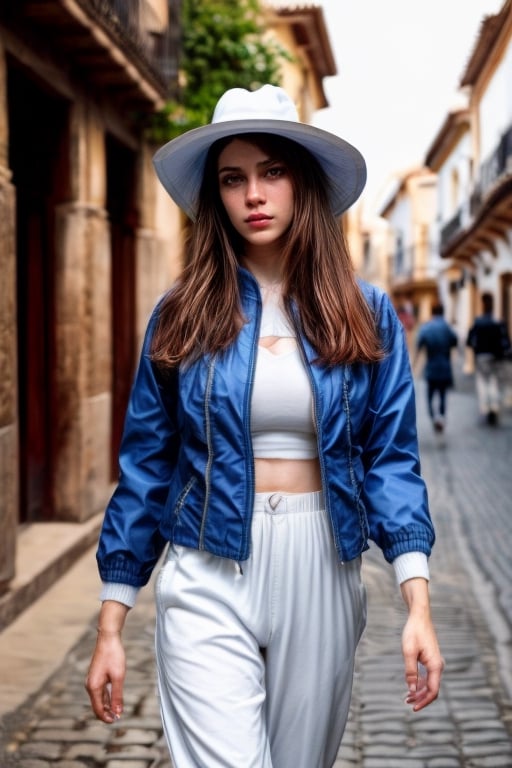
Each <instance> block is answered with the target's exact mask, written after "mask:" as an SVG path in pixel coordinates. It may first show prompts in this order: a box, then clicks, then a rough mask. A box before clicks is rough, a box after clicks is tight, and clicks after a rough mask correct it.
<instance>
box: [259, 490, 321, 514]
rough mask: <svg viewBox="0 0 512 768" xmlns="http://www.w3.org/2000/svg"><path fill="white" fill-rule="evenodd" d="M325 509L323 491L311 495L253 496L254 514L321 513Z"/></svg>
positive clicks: (271, 494) (263, 494)
mask: <svg viewBox="0 0 512 768" xmlns="http://www.w3.org/2000/svg"><path fill="white" fill-rule="evenodd" d="M324 509H325V498H324V492H323V491H312V492H311V493H281V491H273V492H272V493H256V494H255V495H254V512H255V513H256V512H267V513H270V514H276V515H277V514H284V513H286V514H293V513H297V512H321V511H322V510H324Z"/></svg>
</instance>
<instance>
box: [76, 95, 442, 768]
mask: <svg viewBox="0 0 512 768" xmlns="http://www.w3.org/2000/svg"><path fill="white" fill-rule="evenodd" d="M154 163H155V168H156V172H157V174H158V176H159V178H160V180H161V182H162V183H163V185H164V187H165V188H166V190H167V191H168V192H169V194H170V195H171V197H172V198H173V199H174V200H175V201H176V203H177V204H178V205H179V206H180V207H181V208H182V209H183V211H184V212H185V213H186V214H187V215H188V216H189V217H190V219H191V220H192V225H191V229H190V237H189V240H188V243H187V252H186V260H185V264H186V266H185V267H184V269H183V272H182V275H181V276H180V278H179V280H178V281H177V283H176V284H175V285H174V286H173V287H172V288H171V289H170V291H169V292H168V293H166V294H165V295H164V296H163V297H162V299H161V300H160V301H159V302H158V304H157V306H156V308H155V310H154V312H153V315H152V317H151V319H150V321H149V325H148V329H147V334H146V338H145V341H144V346H143V350H142V354H141V357H140V363H139V366H138V371H137V374H136V377H135V382H134V385H133V390H132V394H131V398H130V402H129V407H128V411H127V415H126V424H125V430H124V436H123V440H122V446H121V451H120V477H119V483H118V485H117V488H116V490H115V492H114V494H113V497H112V499H111V501H110V503H109V505H108V508H107V510H106V514H105V518H104V523H103V527H102V531H101V535H100V541H99V547H98V552H97V559H98V565H99V572H100V575H101V579H102V581H103V590H102V594H101V599H102V607H101V610H100V613H99V623H98V638H97V644H96V648H95V650H94V654H93V658H92V661H91V665H90V669H89V673H88V677H87V682H86V687H87V690H88V692H89V696H90V698H91V702H92V707H93V710H94V712H95V713H96V715H97V717H98V718H100V719H101V720H103V721H104V722H107V723H111V722H114V721H115V720H116V719H117V718H118V717H120V715H121V713H122V711H123V684H124V676H125V655H124V649H123V645H122V636H121V633H122V629H123V625H124V621H125V618H126V614H127V613H128V611H129V610H130V608H131V607H132V606H133V605H134V603H135V598H136V594H137V591H138V590H139V589H140V588H141V587H142V586H144V585H145V584H146V583H147V581H148V580H149V578H150V576H151V573H152V571H153V569H154V568H155V566H156V564H157V563H159V569H158V575H157V577H156V583H155V592H156V640H155V642H156V661H157V672H158V681H159V693H160V702H161V713H162V720H163V724H164V730H165V734H166V738H167V742H168V745H169V750H170V754H171V757H172V761H173V765H174V766H175V768H198V766H201V768H215V767H216V766H218V767H219V768H220V766H223V768H243V767H245V766H247V768H248V767H249V766H253V767H254V768H271V766H272V767H273V768H292V767H293V768H313V766H314V768H323V767H326V766H332V765H333V763H334V762H335V760H336V755H337V752H338V749H339V745H340V742H341V738H342V735H343V731H344V728H345V724H346V721H347V717H348V711H349V704H350V697H351V688H352V677H353V670H354V657H355V652H356V648H357V644H358V641H359V639H360V637H361V634H362V632H363V629H364V626H365V621H366V596H365V588H364V585H363V583H362V580H361V555H362V553H363V552H364V551H365V550H366V549H367V548H368V546H369V544H368V542H369V540H370V539H371V540H373V541H374V542H376V544H377V545H378V546H379V547H380V548H381V549H382V552H383V555H384V557H385V559H386V560H387V561H389V562H390V563H392V564H393V566H394V569H395V572H396V576H397V580H398V582H399V583H400V586H401V591H402V595H403V598H404V601H405V603H406V605H407V608H408V618H407V619H406V622H405V626H404V630H403V636H402V650H403V656H404V663H405V680H406V684H407V687H408V697H407V701H408V703H410V704H411V706H412V708H413V709H414V710H416V711H417V710H420V709H422V708H423V707H425V706H426V705H428V704H430V703H431V702H432V701H434V699H435V698H436V697H437V696H438V692H439V687H440V678H441V673H442V668H443V660H442V657H441V654H440V650H439V646H438V642H437V638H436V633H435V629H434V626H433V622H432V618H431V611H430V603H429V591H428V580H429V569H428V556H429V555H430V552H431V548H432V545H433V542H434V530H433V526H432V521H431V518H430V514H429V509H428V500H427V491H426V488H425V483H424V481H423V479H422V477H421V475H420V464H419V458H418V445H417V434H416V421H415V401H414V386H413V380H412V374H411V369H410V365H409V358H408V353H407V348H406V345H405V342H404V333H403V329H402V327H401V324H400V322H399V320H398V318H397V315H396V313H395V311H394V309H393V307H392V305H391V303H390V301H389V299H388V297H387V296H386V294H385V293H383V292H382V291H380V290H378V289H377V288H374V287H372V286H370V285H368V284H366V283H364V282H361V281H359V280H358V279H357V278H356V276H355V273H354V269H353V266H352V264H351V260H350V256H349V253H348V250H347V247H346V244H345V241H344V237H343V233H342V229H341V226H340V221H339V218H338V217H339V216H340V214H341V213H342V212H343V211H345V210H346V209H347V208H348V207H349V206H350V205H352V203H354V201H355V200H356V199H357V198H358V197H359V195H360V193H361V191H362V189H363V186H364V184H365V179H366V168H365V163H364V159H363V158H362V156H361V154H360V153H359V152H358V150H357V149H355V148H354V147H353V146H351V145H350V144H348V143H347V142H345V141H344V140H343V139H341V138H339V137H337V136H335V135H333V134H331V133H329V132H327V131H323V130H320V129H318V128H315V127H312V126H309V125H306V124H303V123H300V122H299V121H298V116H297V111H296V109H295V106H294V104H293V102H292V101H291V99H290V98H289V96H288V95H287V94H286V93H285V91H284V90H282V89H281V88H278V87H275V86H271V85H265V86H263V87H262V88H260V89H258V90H255V91H253V92H250V91H246V90H244V89H239V88H235V89H230V90H229V91H227V92H226V93H225V94H224V95H223V96H222V97H221V99H220V100H219V102H218V104H217V107H216V109H215V112H214V115H213V119H212V122H211V123H210V124H209V125H206V126H203V127H200V128H197V129H194V130H191V131H189V132H187V133H185V134H183V135H182V136H180V137H178V138H176V139H174V140H173V141H171V142H169V143H168V144H166V145H165V146H164V147H162V148H161V149H160V150H159V151H158V152H157V153H156V155H155V158H154ZM422 667H425V670H426V672H425V674H420V672H419V670H420V671H421V670H422Z"/></svg>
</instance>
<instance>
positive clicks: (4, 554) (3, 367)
mask: <svg viewBox="0 0 512 768" xmlns="http://www.w3.org/2000/svg"><path fill="white" fill-rule="evenodd" d="M8 138H9V137H8V126H7V88H6V66H5V54H4V50H3V48H2V46H1V43H0V531H1V536H0V592H2V591H3V588H4V586H5V585H6V583H7V582H8V581H9V580H10V579H11V578H12V577H13V575H14V562H15V555H16V528H17V522H18V422H17V366H16V253H15V240H14V235H15V193H14V188H13V186H12V184H11V181H10V176H11V175H10V172H9V169H8V158H7V147H8Z"/></svg>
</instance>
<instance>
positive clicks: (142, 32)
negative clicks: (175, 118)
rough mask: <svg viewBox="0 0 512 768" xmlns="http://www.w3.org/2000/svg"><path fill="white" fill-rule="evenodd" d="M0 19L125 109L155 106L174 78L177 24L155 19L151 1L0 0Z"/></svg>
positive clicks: (156, 106) (165, 93)
mask: <svg viewBox="0 0 512 768" xmlns="http://www.w3.org/2000/svg"><path fill="white" fill-rule="evenodd" d="M176 4H177V3H176V0H169V2H168V6H172V5H176ZM172 16H173V19H176V18H179V16H178V14H177V13H175V14H174V13H173V14H172ZM2 22H3V23H6V25H7V26H8V27H9V28H10V29H12V30H13V31H15V32H17V33H18V34H19V36H20V38H21V39H22V40H23V41H24V42H25V43H26V44H27V46H28V47H30V48H32V49H33V50H40V48H41V44H42V42H43V43H44V44H45V45H46V46H47V47H48V48H49V49H50V50H51V52H52V54H55V55H58V56H59V57H60V58H61V59H62V62H63V68H64V69H65V71H68V72H70V73H73V74H74V75H75V76H78V77H80V79H81V80H82V81H83V82H84V83H86V84H88V85H89V87H91V88H93V89H97V90H99V91H105V90H106V91H107V92H108V96H109V98H111V99H113V100H114V101H115V102H117V103H118V104H119V105H120V106H123V107H125V108H129V109H131V110H140V111H145V110H148V109H150V110H153V109H157V108H159V107H160V106H161V105H162V103H163V102H164V100H165V98H166V97H167V96H168V95H169V92H170V90H171V89H172V87H173V85H174V84H175V83H176V80H177V71H178V44H179V35H180V32H179V29H178V25H177V24H176V22H174V23H173V24H171V23H167V22H165V24H164V23H163V22H162V21H159V20H158V19H157V18H156V14H155V13H154V11H153V8H152V5H151V3H150V2H149V0H17V2H15V1H14V0H12V1H11V2H7V3H2V7H1V8H0V23H2Z"/></svg>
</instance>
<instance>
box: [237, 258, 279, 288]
mask: <svg viewBox="0 0 512 768" xmlns="http://www.w3.org/2000/svg"><path fill="white" fill-rule="evenodd" d="M242 264H243V266H244V267H245V268H246V269H248V270H249V272H251V273H252V274H253V275H254V277H255V279H256V281H257V282H258V283H259V285H260V286H262V287H267V286H269V285H277V284H279V283H280V282H281V281H282V279H283V275H282V271H281V262H280V259H279V258H278V257H277V256H276V255H275V254H274V253H268V252H267V253H265V254H263V253H261V252H259V253H257V254H250V255H248V254H246V255H245V256H244V257H243V258H242Z"/></svg>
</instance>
